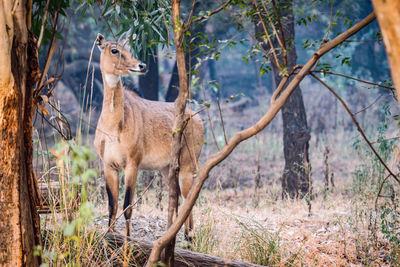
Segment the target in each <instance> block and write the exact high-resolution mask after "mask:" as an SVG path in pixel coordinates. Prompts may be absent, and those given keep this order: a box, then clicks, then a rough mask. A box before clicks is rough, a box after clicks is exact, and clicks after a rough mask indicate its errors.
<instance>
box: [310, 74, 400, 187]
mask: <svg viewBox="0 0 400 267" xmlns="http://www.w3.org/2000/svg"><path fill="white" fill-rule="evenodd" d="M311 76H312V77H314V79H316V80H317V81H319V82H320V83H321V84H322V85H323V86H325V87H326V88H327V89H328V90H329V91H331V93H332V94H333V95H334V96H335V97H336V98H337V99H338V100H339V101H340V103H342V105H343V107H344V108H345V109H346V111H347V113H349V115H350V117H351V119H352V120H353V122H354V124H355V125H356V127H357V130H358V131H359V132H360V134H361V136H362V137H363V138H364V140H365V142H367V144H368V146H369V147H370V148H371V150H372V152H374V154H375V156H376V157H377V158H378V160H379V161H380V163H381V164H382V165H383V166H384V167H385V169H386V170H387V171H388V172H389V173H390V175H391V176H392V177H393V178H394V179H395V180H396V182H397V183H398V184H400V180H399V178H397V176H396V175H395V174H394V173H393V172H392V170H391V169H390V168H389V167H388V166H387V164H386V163H385V162H384V161H383V159H382V158H381V156H379V154H378V152H376V150H375V148H374V147H373V146H372V144H371V142H370V141H369V140H368V138H367V136H366V135H365V133H364V131H363V130H362V128H361V126H360V124H359V123H358V121H357V120H356V118H355V117H354V115H353V113H352V112H351V111H350V109H349V107H348V106H347V104H346V103H345V102H344V101H343V99H342V98H341V97H340V96H339V95H338V94H337V93H336V92H335V90H333V89H332V88H331V87H329V85H327V84H326V83H325V82H324V81H322V80H321V79H320V78H318V77H317V76H316V75H315V74H313V73H311Z"/></svg>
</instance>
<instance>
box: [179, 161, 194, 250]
mask: <svg viewBox="0 0 400 267" xmlns="http://www.w3.org/2000/svg"><path fill="white" fill-rule="evenodd" d="M192 183H193V169H192V168H188V167H185V166H182V167H181V170H180V172H179V187H180V189H181V194H182V198H183V203H184V202H185V200H186V198H187V196H188V194H189V191H190V188H191V187H192ZM193 226H194V225H193V213H192V211H191V212H190V214H189V217H188V218H187V219H186V222H185V239H186V240H187V241H189V242H190V243H191V242H192V239H193Z"/></svg>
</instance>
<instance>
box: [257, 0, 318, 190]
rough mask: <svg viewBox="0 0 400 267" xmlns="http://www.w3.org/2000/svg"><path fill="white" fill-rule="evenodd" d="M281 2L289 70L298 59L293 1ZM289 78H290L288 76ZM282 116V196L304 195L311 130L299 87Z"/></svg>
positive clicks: (277, 77) (307, 187) (277, 74)
mask: <svg viewBox="0 0 400 267" xmlns="http://www.w3.org/2000/svg"><path fill="white" fill-rule="evenodd" d="M281 4H282V5H281V6H280V9H279V10H277V11H278V12H279V17H280V18H281V23H282V28H283V35H284V37H285V45H286V48H287V69H288V70H291V69H292V68H293V67H294V66H295V65H296V61H297V54H296V47H295V44H294V41H293V40H294V39H295V38H294V37H295V36H294V34H295V33H294V16H293V8H292V5H293V3H292V1H287V2H282V3H281ZM255 23H256V34H257V36H258V38H259V40H260V36H262V35H264V29H263V26H262V24H261V22H260V21H259V19H258V16H255ZM266 24H267V22H266ZM277 27H278V25H277ZM282 39H283V38H282ZM262 41H264V40H262ZM273 43H274V46H275V48H277V47H279V44H278V42H277V41H276V40H274V42H273ZM263 47H264V49H265V50H266V51H269V49H270V47H269V46H268V45H267V44H266V43H263ZM278 60H279V63H280V66H282V67H283V66H284V65H283V64H284V60H283V55H282V54H278ZM272 70H273V75H274V79H275V84H276V85H278V84H279V83H280V82H281V80H282V76H281V75H280V72H281V70H280V69H278V68H277V67H276V66H275V64H272ZM290 81H291V79H289V82H290ZM282 119H283V152H284V156H285V168H284V171H283V175H282V197H287V196H289V197H291V198H295V197H304V196H305V195H306V194H307V193H309V190H310V189H311V181H310V169H311V165H310V162H309V157H308V147H309V144H308V141H309V140H310V130H309V128H308V126H307V116H306V111H305V108H304V102H303V95H302V92H301V89H300V87H298V88H297V89H296V90H294V91H293V93H292V95H291V96H290V97H289V99H288V100H287V102H286V103H285V105H284V106H283V107H282Z"/></svg>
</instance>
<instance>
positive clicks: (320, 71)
mask: <svg viewBox="0 0 400 267" xmlns="http://www.w3.org/2000/svg"><path fill="white" fill-rule="evenodd" d="M311 72H312V73H314V72H316V73H323V74H331V75H336V76H340V77H344V78H347V79H351V80H355V81H357V82H361V83H366V84H370V85H375V86H379V87H383V88H386V89H389V90H392V91H394V88H393V87H390V86H387V85H383V84H379V83H374V82H370V81H366V80H362V79H358V78H355V77H352V76H349V75H346V74H342V73H336V72H331V71H324V70H313V71H311Z"/></svg>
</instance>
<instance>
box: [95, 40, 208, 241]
mask: <svg viewBox="0 0 400 267" xmlns="http://www.w3.org/2000/svg"><path fill="white" fill-rule="evenodd" d="M97 45H98V47H99V48H100V50H101V51H102V53H101V57H100V68H101V72H102V75H103V83H104V100H103V109H102V112H101V115H100V118H99V122H98V124H97V130H96V136H95V140H94V145H95V148H96V150H97V152H98V154H99V155H100V158H101V159H102V161H103V166H104V175H105V178H106V186H107V192H109V207H110V222H109V224H110V226H111V227H110V229H111V231H112V230H113V229H114V227H113V223H114V221H115V217H116V213H117V205H118V203H116V202H117V200H118V171H120V170H122V169H123V170H124V171H125V181H126V183H125V192H126V193H125V194H126V199H125V201H124V209H125V208H126V207H128V206H129V205H130V204H132V200H133V196H134V192H135V185H136V177H137V173H138V170H160V171H161V173H162V174H163V176H164V177H165V176H166V174H167V173H168V164H169V160H170V154H171V144H172V127H173V122H174V105H173V103H165V102H158V101H149V100H145V99H142V98H140V97H139V96H138V95H137V94H135V93H132V92H130V91H128V90H125V89H124V87H123V86H122V83H121V80H119V79H118V78H119V75H123V74H132V73H133V72H138V73H141V72H145V69H144V71H143V68H140V66H139V65H140V64H142V63H141V62H140V61H138V60H137V59H135V58H134V57H132V55H131V54H130V52H129V50H128V49H127V48H126V46H124V45H123V44H121V43H113V42H107V41H105V39H104V37H102V36H101V35H99V36H98V38H97ZM111 49H118V50H119V52H118V53H117V54H113V53H111ZM114 52H115V51H114ZM143 65H144V64H142V67H143ZM110 75H111V76H110ZM110 77H111V78H110ZM108 83H111V85H109V84H108ZM184 136H185V138H184V140H185V141H184V146H183V149H182V153H181V158H180V173H179V184H180V189H181V192H182V196H183V198H185V197H186V196H187V194H188V193H189V190H190V187H191V186H192V180H193V173H194V172H195V170H196V166H197V159H198V158H199V155H200V151H201V147H202V145H203V138H204V127H203V124H202V122H201V120H200V117H199V116H198V115H196V116H194V117H193V118H192V119H191V120H190V121H189V122H188V125H187V127H186V129H185V131H184ZM131 215H132V208H128V209H127V211H126V212H125V219H126V227H127V229H126V230H127V234H128V235H130V234H131V232H130V219H131ZM189 218H190V219H189V220H188V221H187V224H186V226H187V229H186V230H187V232H189V231H190V230H191V227H192V225H193V221H192V220H193V219H192V216H191V215H190V217H189Z"/></svg>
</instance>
